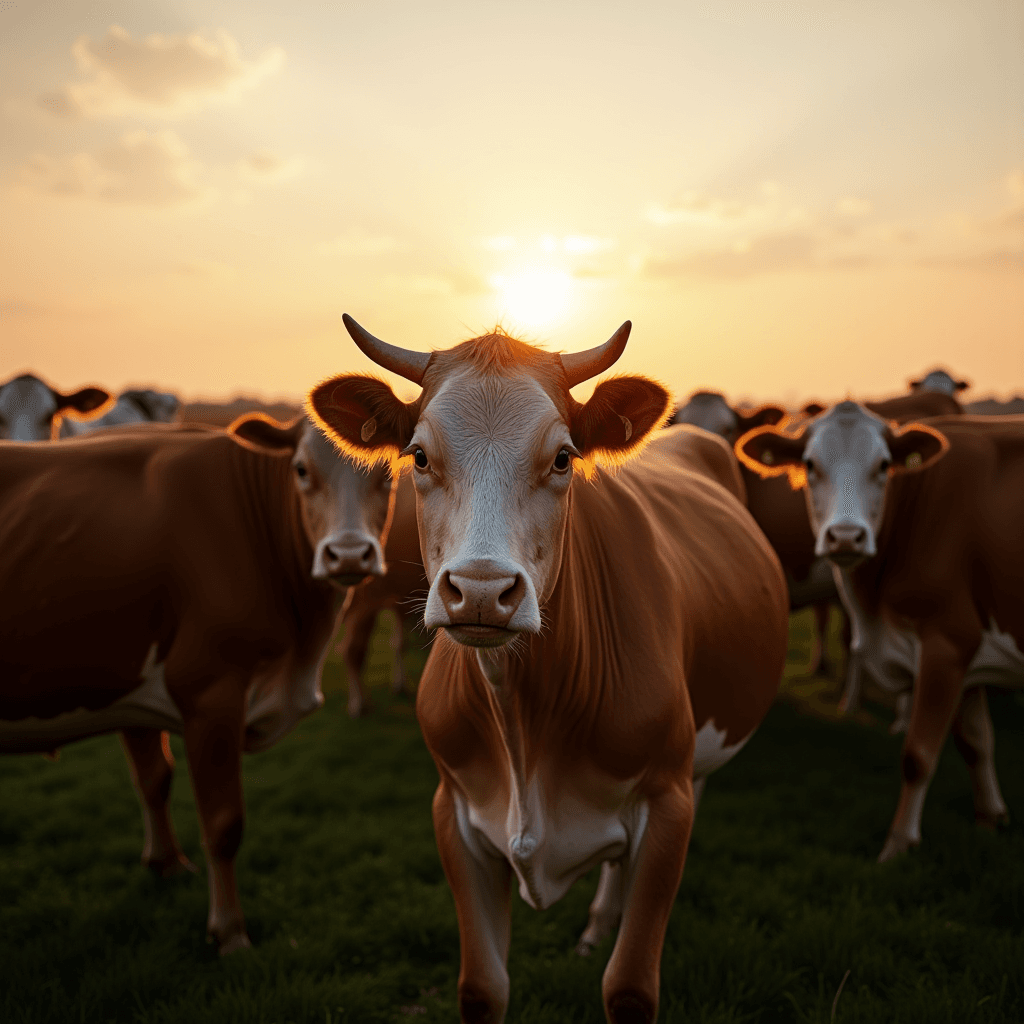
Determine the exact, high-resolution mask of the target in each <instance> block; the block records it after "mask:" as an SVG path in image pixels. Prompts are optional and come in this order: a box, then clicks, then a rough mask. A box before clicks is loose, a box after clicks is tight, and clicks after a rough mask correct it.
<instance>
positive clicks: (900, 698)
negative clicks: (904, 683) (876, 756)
mask: <svg viewBox="0 0 1024 1024" xmlns="http://www.w3.org/2000/svg"><path fill="white" fill-rule="evenodd" d="M913 707H914V691H913V690H901V691H900V692H899V693H898V694H896V717H895V718H894V719H893V723H892V725H890V726H889V734H890V735H891V736H899V735H900V734H901V733H905V732H906V731H907V729H908V728H909V727H910V712H911V710H912V709H913Z"/></svg>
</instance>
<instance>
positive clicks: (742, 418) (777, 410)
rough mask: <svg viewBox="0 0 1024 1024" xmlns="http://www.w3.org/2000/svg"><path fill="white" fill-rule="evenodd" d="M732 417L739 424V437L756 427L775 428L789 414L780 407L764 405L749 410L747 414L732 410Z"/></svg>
mask: <svg viewBox="0 0 1024 1024" xmlns="http://www.w3.org/2000/svg"><path fill="white" fill-rule="evenodd" d="M733 415H734V416H735V417H736V420H737V423H738V424H739V432H740V436H742V435H743V434H746V433H747V432H748V431H751V430H755V429H756V428H757V427H776V426H778V425H779V424H780V423H781V422H782V421H783V420H784V419H785V418H786V417H787V416H788V415H789V414H788V413H787V412H786V410H785V409H783V408H782V407H781V406H778V405H772V404H766V405H759V406H758V407H757V408H756V409H751V410H750V412H749V413H744V412H739V411H738V410H736V409H733Z"/></svg>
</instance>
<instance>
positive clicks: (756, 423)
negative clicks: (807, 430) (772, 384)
mask: <svg viewBox="0 0 1024 1024" xmlns="http://www.w3.org/2000/svg"><path fill="white" fill-rule="evenodd" d="M785 417H786V410H785V409H782V408H780V407H779V406H777V405H762V406H759V407H758V408H756V409H738V408H733V407H732V406H730V405H729V403H728V402H726V400H725V396H724V395H722V393H721V392H719V391H694V393H693V394H692V395H690V397H689V399H688V400H687V402H686V404H685V405H681V406H679V408H678V409H676V411H675V413H673V415H672V418H671V419H670V420H669V421H668V425H669V426H671V425H673V424H675V423H690V424H692V425H693V426H695V427H700V428H701V429H702V430H709V431H711V433H712V434H719V435H720V436H722V437H724V438H725V439H726V441H728V442H729V444H735V442H736V440H737V438H739V437H740V436H741V435H742V434H745V433H746V432H747V431H748V430H753V429H754V428H755V427H760V426H762V425H763V424H765V423H778V422H779V421H780V420H782V419H785Z"/></svg>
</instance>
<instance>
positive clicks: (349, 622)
mask: <svg viewBox="0 0 1024 1024" xmlns="http://www.w3.org/2000/svg"><path fill="white" fill-rule="evenodd" d="M376 621H377V612H376V609H366V608H357V609H356V610H355V611H352V612H350V613H349V614H348V615H346V617H345V635H344V637H343V638H342V641H341V657H342V661H343V662H344V665H345V677H346V678H347V679H348V713H349V716H350V717H352V718H360V717H362V716H363V715H366V714H369V713H370V712H371V711H372V710H373V702H372V701H371V700H370V698H369V697H368V696H367V693H366V689H365V688H364V686H363V667H364V666H365V664H366V652H367V650H368V649H369V647H370V637H371V635H372V634H373V627H374V625H375V624H376Z"/></svg>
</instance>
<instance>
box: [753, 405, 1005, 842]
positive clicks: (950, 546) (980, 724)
mask: <svg viewBox="0 0 1024 1024" xmlns="http://www.w3.org/2000/svg"><path fill="white" fill-rule="evenodd" d="M736 452H737V455H738V456H739V457H740V459H741V460H743V461H744V462H745V464H746V465H747V466H748V467H749V468H750V469H751V470H753V471H754V472H756V473H757V474H758V475H763V476H770V475H781V474H787V475H789V476H790V477H791V478H792V479H793V482H794V483H795V484H796V485H797V486H799V487H802V488H803V489H804V490H805V496H806V499H807V508H808V514H809V517H810V521H811V524H812V527H813V530H814V535H815V551H816V553H817V554H819V555H823V556H826V557H828V558H829V559H830V560H831V561H832V562H833V563H834V564H835V565H837V566H839V567H840V568H841V569H842V570H843V572H844V576H845V578H846V580H848V583H849V586H850V588H851V590H852V592H853V593H854V595H855V597H856V599H857V601H858V603H859V604H860V606H861V607H862V608H863V609H864V610H865V613H866V614H867V615H868V616H870V617H872V618H874V619H883V620H885V621H887V622H890V623H892V624H893V625H895V626H897V627H902V628H910V629H912V630H913V632H914V633H915V635H916V637H917V641H918V643H919V645H920V652H919V657H918V666H917V677H916V679H915V682H914V690H913V699H912V708H911V714H910V722H909V725H908V728H907V733H906V738H905V740H904V744H903V756H902V759H901V770H902V788H901V792H900V798H899V803H898V804H897V808H896V813H895V816H894V818H893V821H892V824H891V826H890V828H889V833H888V836H887V838H886V841H885V844H884V846H883V848H882V851H881V853H880V855H879V860H880V861H886V860H889V859H891V858H893V857H895V856H897V855H899V854H901V853H904V852H905V851H906V850H908V849H910V848H911V847H913V846H917V845H918V844H919V843H920V841H921V812H922V809H923V806H924V800H925V796H926V794H927V790H928V784H929V781H930V780H931V777H932V774H933V772H934V770H935V765H936V762H937V760H938V756H939V753H940V751H941V749H942V746H943V743H944V742H945V739H946V734H947V733H948V732H949V730H950V727H951V726H952V730H953V735H954V739H955V741H956V745H957V747H958V748H959V749H960V751H961V753H962V754H963V755H964V759H965V761H966V762H967V766H968V769H969V770H970V773H971V778H972V783H973V789H974V807H975V818H976V820H977V821H978V822H979V823H981V824H983V825H989V826H992V825H995V824H998V823H999V822H1001V821H1004V820H1005V819H1006V816H1007V810H1006V804H1005V802H1004V800H1003V798H1002V794H1001V793H1000V791H999V784H998V781H997V779H996V776H995V767H994V763H993V749H992V748H993V738H992V726H991V721H990V719H989V716H988V708H987V703H986V698H985V690H984V688H983V687H981V686H975V687H971V688H969V689H966V690H965V680H966V677H967V672H968V669H969V667H970V665H971V663H972V660H973V659H974V658H975V656H976V654H977V652H978V650H979V647H981V645H982V641H983V636H984V633H985V631H986V629H988V628H989V627H991V626H994V628H995V629H997V630H998V631H999V633H1000V635H1001V636H1002V637H1004V638H1005V640H1006V641H1009V642H1010V643H1011V646H1012V649H1013V652H1014V654H1013V657H1014V658H1015V660H1016V661H1017V664H1018V665H1022V664H1024V662H1022V661H1021V655H1020V651H1021V650H1022V649H1024V600H1022V599H1021V593H1020V580H1021V577H1022V575H1024V545H1022V542H1021V531H1020V524H1021V522H1022V521H1024V420H1021V419H1018V418H1015V417H1005V418H982V417H965V416H943V417H938V418H935V419H932V420H930V421H928V422H927V423H910V424H907V425H905V426H903V427H902V428H898V429H894V428H893V427H892V426H891V425H890V424H889V423H888V422H887V421H886V420H884V419H883V418H882V417H880V416H877V415H875V414H873V413H872V412H870V411H869V410H868V409H866V408H864V407H863V406H860V405H858V404H857V403H855V402H850V401H847V402H841V403H839V404H838V405H837V406H835V407H834V408H833V409H831V410H830V411H829V412H828V413H826V414H825V415H823V416H820V417H818V418H817V419H815V420H813V421H812V422H811V423H809V424H808V425H807V427H806V429H805V430H804V431H803V432H802V433H801V434H800V435H798V436H795V437H794V436H786V435H785V434H783V433H781V432H779V431H778V430H777V429H776V428H773V427H762V428H759V429H758V430H755V431H752V432H751V433H749V434H747V435H745V436H744V437H742V438H740V440H739V441H738V442H737V445H736ZM1018 678H1019V679H1021V680H1022V681H1024V677H1022V676H1018ZM1018 685H1019V683H1018Z"/></svg>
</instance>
